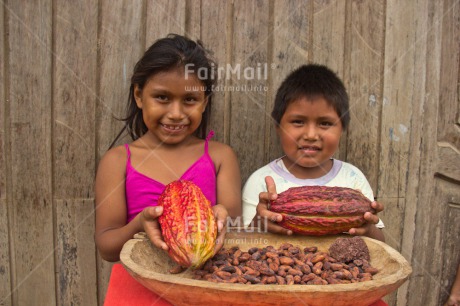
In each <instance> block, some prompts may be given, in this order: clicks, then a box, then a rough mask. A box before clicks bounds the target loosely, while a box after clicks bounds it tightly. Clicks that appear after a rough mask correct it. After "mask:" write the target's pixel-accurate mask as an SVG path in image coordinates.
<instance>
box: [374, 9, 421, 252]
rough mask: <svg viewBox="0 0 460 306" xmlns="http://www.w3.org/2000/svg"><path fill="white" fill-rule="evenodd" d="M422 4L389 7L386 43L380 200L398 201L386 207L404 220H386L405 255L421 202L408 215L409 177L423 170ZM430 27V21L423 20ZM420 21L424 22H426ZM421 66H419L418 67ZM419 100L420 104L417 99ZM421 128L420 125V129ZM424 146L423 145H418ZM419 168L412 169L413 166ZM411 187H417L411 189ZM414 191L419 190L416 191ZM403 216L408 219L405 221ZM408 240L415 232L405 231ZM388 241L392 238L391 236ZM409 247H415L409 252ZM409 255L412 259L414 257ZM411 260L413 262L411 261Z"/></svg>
mask: <svg viewBox="0 0 460 306" xmlns="http://www.w3.org/2000/svg"><path fill="white" fill-rule="evenodd" d="M418 5H421V4H417V3H408V2H405V3H404V4H396V3H393V2H387V12H386V16H387V19H386V32H385V33H386V37H385V47H386V48H385V63H384V75H383V78H384V88H383V106H382V115H381V120H382V124H381V131H380V133H381V136H380V138H381V141H380V142H381V145H380V166H379V170H380V172H379V176H378V188H377V196H378V198H379V200H381V199H382V202H383V203H384V204H385V205H386V203H387V202H386V201H389V200H391V199H394V200H395V201H396V200H397V203H399V204H400V205H402V206H398V207H395V206H390V205H386V206H385V210H386V214H387V215H390V216H395V217H396V216H399V218H385V219H384V221H385V223H386V226H387V228H392V235H393V236H391V237H387V240H388V239H390V241H393V243H394V244H393V246H394V247H395V248H396V249H398V250H401V239H402V231H403V225H402V222H401V218H404V217H406V218H408V219H407V220H410V218H413V217H414V213H415V208H416V207H412V205H417V202H413V203H410V204H411V206H409V207H408V208H407V209H408V210H409V212H408V211H406V201H399V200H400V199H403V198H405V197H406V195H407V194H408V193H411V192H412V193H414V192H415V190H412V189H411V190H407V188H408V186H407V183H408V182H407V175H408V172H410V171H415V172H411V174H412V173H413V174H414V175H416V171H417V169H418V163H419V159H418V156H419V155H418V154H415V152H414V155H410V149H411V146H410V145H411V142H410V140H411V136H414V137H416V136H417V135H411V133H412V132H414V131H415V128H414V127H415V126H416V125H413V124H414V123H413V120H416V119H417V117H414V115H413V111H412V110H413V109H414V110H417V109H419V108H420V100H419V99H420V96H419V95H420V94H421V91H420V90H419V89H417V88H423V87H424V83H423V82H424V78H421V77H420V75H425V74H424V67H423V63H424V52H422V51H420V52H416V51H417V50H416V48H417V47H420V45H417V46H416V45H414V43H413V42H414V41H416V40H417V34H418V33H417V31H418V30H419V29H418V28H417V27H414V24H415V23H416V22H417V18H418V17H420V16H417V6H418ZM422 21H423V22H426V21H425V20H422ZM422 21H420V22H422ZM417 60H418V63H419V64H418V65H416V64H414V63H416V62H417ZM416 97H417V98H416ZM417 126H419V125H417ZM417 141H419V139H417ZM410 163H411V164H412V165H415V166H413V167H409V164H410ZM411 186H414V184H412V185H411ZM413 188H415V186H414V187H413ZM401 211H402V212H404V214H407V213H408V215H407V216H404V214H403V215H401ZM405 230H406V233H407V234H406V235H407V237H408V238H409V237H410V236H411V235H412V234H413V232H412V233H411V232H410V229H405ZM387 236H388V235H387ZM407 243H408V244H406V246H405V250H404V251H406V250H411V249H412V248H411V247H412V242H410V241H408V242H407ZM409 245H410V246H409ZM407 253H411V252H410V251H409V252H407ZM409 259H410V258H409Z"/></svg>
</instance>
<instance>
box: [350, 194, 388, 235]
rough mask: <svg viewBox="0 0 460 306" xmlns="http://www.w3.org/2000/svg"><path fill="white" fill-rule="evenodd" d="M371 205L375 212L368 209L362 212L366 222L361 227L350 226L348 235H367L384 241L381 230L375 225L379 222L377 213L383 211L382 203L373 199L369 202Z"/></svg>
mask: <svg viewBox="0 0 460 306" xmlns="http://www.w3.org/2000/svg"><path fill="white" fill-rule="evenodd" d="M371 206H372V208H373V209H374V211H375V212H370V211H368V212H365V213H364V219H365V220H366V223H364V225H363V226H361V227H357V228H351V229H350V230H349V231H348V233H349V234H350V235H356V236H368V237H371V238H375V239H378V240H381V241H385V238H384V236H383V233H381V230H380V229H378V228H376V227H375V224H377V223H379V220H380V218H379V217H378V216H377V213H379V212H381V211H383V209H384V207H383V204H382V203H379V202H376V201H374V202H372V203H371Z"/></svg>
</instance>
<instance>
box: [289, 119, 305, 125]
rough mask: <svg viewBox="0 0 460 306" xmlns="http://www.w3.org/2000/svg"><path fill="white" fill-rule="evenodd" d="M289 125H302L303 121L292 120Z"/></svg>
mask: <svg viewBox="0 0 460 306" xmlns="http://www.w3.org/2000/svg"><path fill="white" fill-rule="evenodd" d="M291 123H292V124H293V125H303V121H302V120H292V121H291Z"/></svg>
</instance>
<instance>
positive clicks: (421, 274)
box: [397, 1, 445, 305]
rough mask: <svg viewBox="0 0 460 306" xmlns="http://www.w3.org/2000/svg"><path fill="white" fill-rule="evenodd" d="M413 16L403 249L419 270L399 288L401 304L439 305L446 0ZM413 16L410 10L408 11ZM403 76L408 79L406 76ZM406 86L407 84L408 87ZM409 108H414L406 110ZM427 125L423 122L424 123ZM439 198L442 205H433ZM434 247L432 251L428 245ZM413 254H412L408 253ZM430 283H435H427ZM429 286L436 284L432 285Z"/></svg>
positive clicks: (424, 3) (424, 6) (428, 4)
mask: <svg viewBox="0 0 460 306" xmlns="http://www.w3.org/2000/svg"><path fill="white" fill-rule="evenodd" d="M414 16H416V18H415V19H414V20H413V22H414V23H415V25H417V26H416V27H414V34H412V35H410V37H413V38H411V39H413V41H414V43H413V45H412V46H410V47H411V48H412V49H413V50H414V52H413V53H414V54H413V59H410V60H409V59H407V58H403V59H402V60H403V61H413V66H414V74H415V76H414V77H412V76H406V81H405V82H406V83H411V82H413V85H412V86H413V88H414V90H413V92H408V93H409V94H411V95H412V98H411V100H412V101H413V102H412V109H411V111H410V112H411V113H412V114H411V117H412V118H411V128H410V144H409V156H408V157H410V158H409V159H408V162H407V165H408V169H407V170H405V171H406V172H407V173H406V174H404V175H405V176H406V183H407V185H406V188H405V192H404V193H403V194H402V195H404V196H405V208H404V219H403V222H402V224H404V227H403V232H402V237H401V238H402V241H401V248H400V249H401V252H402V253H403V254H408V256H409V258H410V260H411V263H412V268H413V270H414V271H415V276H416V277H413V278H411V279H410V281H409V283H408V284H407V285H406V287H405V288H401V289H400V290H398V296H397V301H398V304H401V305H419V304H420V303H422V304H428V305H435V304H436V303H435V297H436V295H437V292H439V290H441V288H440V286H439V283H438V282H437V281H436V280H435V279H436V277H438V272H437V271H438V270H439V269H438V266H439V265H440V264H441V263H440V260H441V258H442V256H439V253H437V252H439V250H440V230H439V229H440V227H442V224H443V223H444V222H445V220H444V208H443V207H442V204H441V203H442V202H444V200H443V199H442V197H441V195H440V194H438V195H437V194H436V193H437V192H436V189H435V188H434V185H435V180H434V173H435V171H436V163H435V160H436V155H437V149H436V147H437V145H436V143H437V140H436V130H437V129H438V127H437V120H436V119H435V118H436V114H437V113H438V108H439V100H438V97H439V90H440V87H439V78H440V73H442V72H441V71H440V54H441V39H440V37H441V31H442V28H441V24H440V22H439V21H440V19H441V18H442V2H433V1H420V2H419V3H417V5H416V6H415V7H414ZM406 18H407V16H406ZM401 82H402V81H401ZM402 89H405V88H404V87H402ZM401 112H408V110H401ZM420 127H421V128H420ZM433 203H436V206H437V207H438V208H437V209H433ZM428 250H429V251H428ZM406 258H407V257H406ZM427 285H428V286H429V287H427ZM426 288H430V290H429V291H427V290H426Z"/></svg>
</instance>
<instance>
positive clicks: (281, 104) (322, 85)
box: [272, 64, 350, 129]
mask: <svg viewBox="0 0 460 306" xmlns="http://www.w3.org/2000/svg"><path fill="white" fill-rule="evenodd" d="M303 97H305V98H307V99H308V100H313V99H315V98H318V97H322V98H324V99H325V100H326V101H327V102H328V103H329V104H330V105H331V106H332V107H333V108H334V109H335V111H336V112H337V114H338V115H339V117H340V121H341V122H342V127H343V129H346V128H347V126H348V123H349V122H350V112H349V106H348V94H347V91H346V89H345V86H344V85H343V83H342V81H341V80H340V78H339V77H338V76H337V75H336V74H335V73H334V72H332V70H330V69H329V68H327V67H326V66H322V65H317V64H309V65H303V66H301V67H299V68H297V69H296V70H294V71H293V72H291V73H290V74H289V75H288V76H287V77H286V79H285V80H284V81H283V83H281V85H280V87H279V88H278V91H277V93H276V98H275V105H274V106H273V111H272V118H273V119H274V120H275V122H276V124H277V125H279V124H280V122H281V118H282V117H283V115H284V113H285V112H286V108H287V106H288V105H289V103H291V102H293V101H295V100H297V99H301V98H303Z"/></svg>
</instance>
